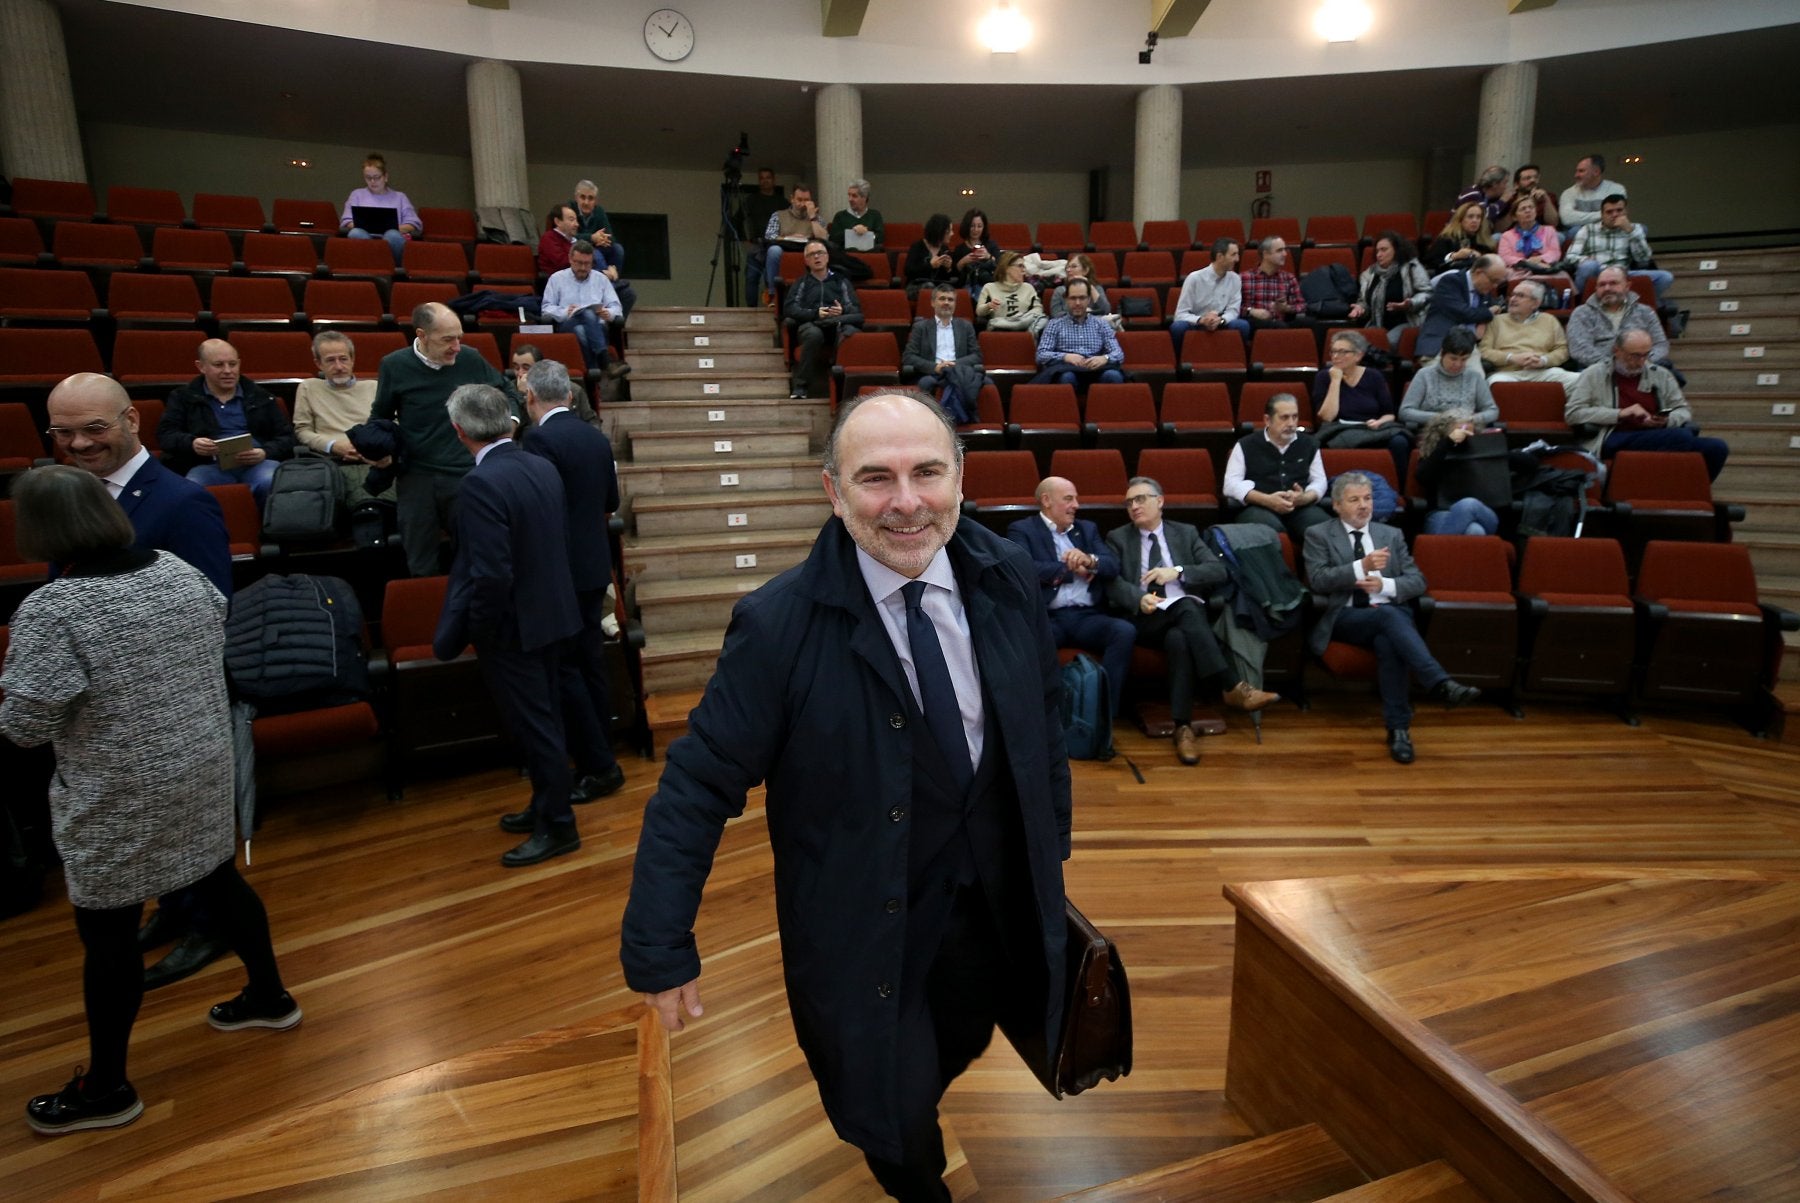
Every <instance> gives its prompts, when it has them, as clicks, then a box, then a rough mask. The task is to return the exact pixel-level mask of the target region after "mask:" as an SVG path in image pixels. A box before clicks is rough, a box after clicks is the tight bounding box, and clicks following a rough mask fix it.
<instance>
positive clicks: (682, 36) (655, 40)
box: [644, 8, 694, 63]
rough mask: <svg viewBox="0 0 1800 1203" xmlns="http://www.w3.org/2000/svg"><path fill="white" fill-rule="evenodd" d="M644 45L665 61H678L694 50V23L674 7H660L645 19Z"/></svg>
mask: <svg viewBox="0 0 1800 1203" xmlns="http://www.w3.org/2000/svg"><path fill="white" fill-rule="evenodd" d="M644 45H646V46H648V47H649V48H650V53H651V54H654V55H655V56H656V57H657V58H659V59H662V60H663V61H664V62H669V63H678V62H680V61H681V60H682V59H684V58H686V57H687V56H688V55H689V54H691V53H693V50H694V23H693V22H692V21H690V20H688V19H687V18H686V17H684V16H682V15H681V14H680V13H678V12H676V11H675V10H674V9H672V8H659V9H657V10H656V11H655V12H653V13H651V14H650V15H649V17H647V18H645V20H644Z"/></svg>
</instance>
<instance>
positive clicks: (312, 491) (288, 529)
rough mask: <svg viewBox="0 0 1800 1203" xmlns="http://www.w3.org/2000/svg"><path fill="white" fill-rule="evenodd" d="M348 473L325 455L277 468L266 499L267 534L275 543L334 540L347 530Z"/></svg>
mask: <svg viewBox="0 0 1800 1203" xmlns="http://www.w3.org/2000/svg"><path fill="white" fill-rule="evenodd" d="M344 494H345V488H344V474H343V473H342V472H339V471H338V467H337V465H336V464H334V463H332V462H331V461H330V460H328V459H325V458H324V457H323V456H316V455H308V456H301V457H299V458H297V459H291V460H288V461H287V462H286V463H284V464H281V465H280V466H279V467H277V468H276V469H275V480H274V481H273V483H271V484H270V485H269V497H268V500H267V501H265V502H264V503H263V538H265V539H268V540H269V541H271V542H274V543H330V542H332V541H334V540H336V539H337V538H338V536H339V535H341V534H342V533H343V527H344Z"/></svg>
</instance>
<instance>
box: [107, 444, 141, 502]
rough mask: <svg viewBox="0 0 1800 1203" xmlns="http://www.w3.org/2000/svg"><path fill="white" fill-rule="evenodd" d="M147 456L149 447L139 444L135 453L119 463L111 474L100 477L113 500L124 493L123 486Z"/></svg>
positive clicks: (128, 482) (136, 472) (128, 481)
mask: <svg viewBox="0 0 1800 1203" xmlns="http://www.w3.org/2000/svg"><path fill="white" fill-rule="evenodd" d="M149 458H150V449H149V448H148V447H144V446H142V445H140V446H139V447H138V452H137V454H136V455H134V456H132V457H131V458H130V459H128V460H126V461H125V462H124V463H122V464H120V465H119V466H118V468H117V469H116V470H114V472H113V473H112V475H110V476H102V477H101V478H100V483H101V484H103V485H105V486H106V491H107V492H108V493H110V494H112V499H113V500H114V501H117V500H118V499H119V498H121V497H123V496H124V495H125V486H126V485H128V484H130V483H131V478H132V477H134V476H136V475H137V474H138V469H139V468H142V467H143V466H144V461H145V460H147V459H149Z"/></svg>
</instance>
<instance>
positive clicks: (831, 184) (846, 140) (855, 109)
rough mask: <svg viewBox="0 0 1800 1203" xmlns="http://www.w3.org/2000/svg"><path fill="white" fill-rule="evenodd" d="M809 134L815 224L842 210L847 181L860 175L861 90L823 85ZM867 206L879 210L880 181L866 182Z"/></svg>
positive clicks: (861, 173) (826, 222)
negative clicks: (814, 152)
mask: <svg viewBox="0 0 1800 1203" xmlns="http://www.w3.org/2000/svg"><path fill="white" fill-rule="evenodd" d="M813 132H814V135H815V139H814V140H815V141H816V142H817V144H818V154H819V178H818V179H816V180H814V181H813V203H815V204H817V205H818V206H819V220H820V221H822V222H824V223H825V224H827V225H829V224H831V215H832V214H833V213H836V212H837V211H838V210H839V209H842V208H843V207H844V203H845V197H844V192H845V190H846V189H848V188H849V187H850V181H851V180H859V179H861V178H862V175H863V124H862V90H861V89H860V88H858V87H856V86H855V85H854V84H827V85H826V86H825V87H823V88H820V89H819V99H818V102H817V103H816V104H815V105H814V106H813ZM870 191H871V192H872V193H873V194H874V195H873V197H872V198H871V200H870V202H869V203H870V204H871V205H873V206H874V207H875V208H877V209H879V208H881V181H879V180H872V181H870Z"/></svg>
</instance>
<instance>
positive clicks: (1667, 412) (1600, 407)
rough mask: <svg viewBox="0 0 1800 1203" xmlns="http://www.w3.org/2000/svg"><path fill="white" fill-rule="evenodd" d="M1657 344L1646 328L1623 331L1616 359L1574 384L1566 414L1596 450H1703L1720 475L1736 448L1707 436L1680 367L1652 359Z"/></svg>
mask: <svg viewBox="0 0 1800 1203" xmlns="http://www.w3.org/2000/svg"><path fill="white" fill-rule="evenodd" d="M1652 345H1653V344H1652V343H1651V341H1650V336H1649V335H1648V334H1646V333H1645V332H1644V331H1642V330H1627V331H1625V333H1623V334H1621V335H1619V338H1618V341H1617V342H1615V343H1614V344H1613V353H1612V359H1611V361H1610V362H1607V363H1597V364H1594V365H1592V366H1591V367H1589V368H1587V369H1585V370H1584V371H1583V372H1582V373H1581V375H1580V377H1579V378H1577V379H1576V381H1575V383H1574V384H1573V385H1571V386H1570V388H1569V400H1568V403H1567V404H1566V405H1564V406H1563V420H1564V421H1565V422H1567V423H1568V424H1569V425H1570V426H1571V427H1573V428H1574V429H1575V432H1576V433H1577V434H1578V435H1581V436H1583V437H1584V438H1585V440H1586V443H1587V449H1588V451H1589V452H1591V453H1592V454H1594V455H1596V456H1601V457H1604V458H1608V459H1610V458H1611V457H1612V456H1613V455H1614V454H1616V453H1617V452H1619V451H1698V452H1699V453H1700V454H1701V456H1702V457H1703V458H1704V459H1705V460H1706V472H1707V475H1708V476H1710V477H1711V478H1712V479H1714V480H1717V479H1718V478H1719V472H1720V471H1721V470H1722V469H1723V468H1724V467H1725V457H1726V456H1727V455H1728V454H1730V450H1731V449H1730V448H1729V447H1727V446H1726V444H1725V440H1724V439H1710V438H1703V437H1701V435H1700V432H1699V430H1698V429H1697V428H1696V427H1695V426H1694V411H1693V410H1691V409H1689V408H1688V403H1687V398H1685V397H1683V396H1682V395H1681V386H1680V385H1679V384H1677V383H1676V382H1675V375H1674V373H1672V372H1670V371H1669V369H1667V368H1665V367H1662V366H1661V365H1659V364H1655V363H1652V362H1651V361H1650V355H1651V348H1652Z"/></svg>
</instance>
